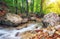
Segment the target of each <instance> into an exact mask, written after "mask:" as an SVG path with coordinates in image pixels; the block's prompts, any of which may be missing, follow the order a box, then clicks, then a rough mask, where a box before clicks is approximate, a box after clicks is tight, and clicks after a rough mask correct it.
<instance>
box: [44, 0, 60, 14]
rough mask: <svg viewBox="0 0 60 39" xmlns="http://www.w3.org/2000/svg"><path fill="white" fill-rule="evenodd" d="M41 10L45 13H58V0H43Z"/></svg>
mask: <svg viewBox="0 0 60 39" xmlns="http://www.w3.org/2000/svg"><path fill="white" fill-rule="evenodd" d="M43 11H44V13H45V14H47V13H49V12H55V13H57V14H60V0H55V1H51V0H45V2H44V3H43Z"/></svg>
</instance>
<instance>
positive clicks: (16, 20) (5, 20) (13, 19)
mask: <svg viewBox="0 0 60 39" xmlns="http://www.w3.org/2000/svg"><path fill="white" fill-rule="evenodd" d="M21 21H22V18H21V17H20V16H19V15H16V14H13V13H7V14H6V15H5V16H3V17H2V18H1V19H0V24H4V25H9V26H16V25H18V24H20V23H21Z"/></svg>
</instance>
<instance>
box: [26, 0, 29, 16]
mask: <svg viewBox="0 0 60 39" xmlns="http://www.w3.org/2000/svg"><path fill="white" fill-rule="evenodd" d="M26 5H27V11H26V16H28V12H29V6H28V0H26Z"/></svg>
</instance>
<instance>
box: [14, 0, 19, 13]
mask: <svg viewBox="0 0 60 39" xmlns="http://www.w3.org/2000/svg"><path fill="white" fill-rule="evenodd" d="M15 1H16V5H15V6H16V14H17V13H18V12H17V11H18V7H17V0H15Z"/></svg>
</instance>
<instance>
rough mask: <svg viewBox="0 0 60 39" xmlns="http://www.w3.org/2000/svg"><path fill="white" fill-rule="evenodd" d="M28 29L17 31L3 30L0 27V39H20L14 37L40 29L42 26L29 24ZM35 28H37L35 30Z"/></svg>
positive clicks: (11, 29) (14, 29)
mask: <svg viewBox="0 0 60 39" xmlns="http://www.w3.org/2000/svg"><path fill="white" fill-rule="evenodd" d="M27 26H28V27H25V28H22V29H19V30H17V29H16V28H14V27H13V28H12V27H11V28H3V27H0V39H21V37H18V36H16V34H17V33H18V32H19V33H23V32H26V31H29V30H34V29H41V28H42V26H41V25H40V24H39V23H30V24H28V25H27ZM36 27H37V28H36Z"/></svg>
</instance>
